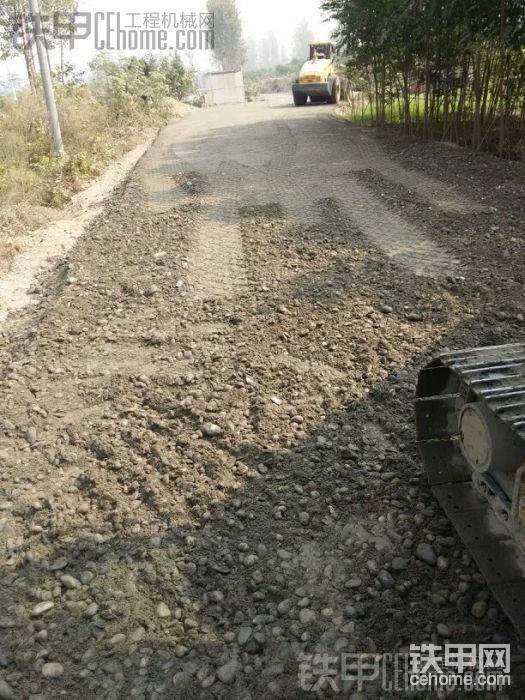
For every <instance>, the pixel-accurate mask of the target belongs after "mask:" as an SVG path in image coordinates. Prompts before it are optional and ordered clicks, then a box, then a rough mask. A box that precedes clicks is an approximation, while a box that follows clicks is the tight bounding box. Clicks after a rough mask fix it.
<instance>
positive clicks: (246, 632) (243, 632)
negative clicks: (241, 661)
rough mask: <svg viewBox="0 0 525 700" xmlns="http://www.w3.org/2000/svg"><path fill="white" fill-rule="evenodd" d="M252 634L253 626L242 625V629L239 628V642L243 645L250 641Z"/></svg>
mask: <svg viewBox="0 0 525 700" xmlns="http://www.w3.org/2000/svg"><path fill="white" fill-rule="evenodd" d="M251 636H252V629H251V627H241V629H240V630H239V634H238V635H237V642H238V643H239V645H240V646H241V647H242V646H244V645H245V644H246V643H247V642H248V640H249V639H250V637H251Z"/></svg>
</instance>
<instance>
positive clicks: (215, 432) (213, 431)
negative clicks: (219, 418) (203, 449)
mask: <svg viewBox="0 0 525 700" xmlns="http://www.w3.org/2000/svg"><path fill="white" fill-rule="evenodd" d="M201 431H202V434H203V435H204V437H207V438H214V437H218V436H219V435H222V432H223V431H222V428H221V427H220V425H216V424H215V423H204V425H203V426H202V428H201Z"/></svg>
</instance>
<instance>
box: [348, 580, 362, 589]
mask: <svg viewBox="0 0 525 700" xmlns="http://www.w3.org/2000/svg"><path fill="white" fill-rule="evenodd" d="M345 585H346V587H347V588H360V586H362V585H363V582H362V581H361V579H360V578H351V579H350V580H349V581H347V582H346V584H345Z"/></svg>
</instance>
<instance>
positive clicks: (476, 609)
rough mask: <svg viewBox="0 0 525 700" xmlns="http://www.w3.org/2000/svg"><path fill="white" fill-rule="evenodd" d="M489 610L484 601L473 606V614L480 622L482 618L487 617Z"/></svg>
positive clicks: (479, 601) (478, 601)
mask: <svg viewBox="0 0 525 700" xmlns="http://www.w3.org/2000/svg"><path fill="white" fill-rule="evenodd" d="M487 609H488V606H487V603H486V602H485V601H484V600H477V601H476V602H475V603H474V605H473V606H472V610H471V612H472V614H473V615H474V617H477V618H478V620H481V618H482V617H485V615H486V613H487Z"/></svg>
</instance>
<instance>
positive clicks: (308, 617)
mask: <svg viewBox="0 0 525 700" xmlns="http://www.w3.org/2000/svg"><path fill="white" fill-rule="evenodd" d="M316 619H317V615H316V614H315V612H314V611H313V610H311V609H310V608H303V609H302V610H301V612H300V613H299V621H300V622H301V624H303V625H310V624H311V623H312V622H315V621H316Z"/></svg>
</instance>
